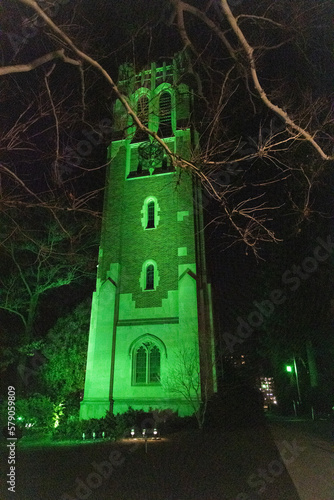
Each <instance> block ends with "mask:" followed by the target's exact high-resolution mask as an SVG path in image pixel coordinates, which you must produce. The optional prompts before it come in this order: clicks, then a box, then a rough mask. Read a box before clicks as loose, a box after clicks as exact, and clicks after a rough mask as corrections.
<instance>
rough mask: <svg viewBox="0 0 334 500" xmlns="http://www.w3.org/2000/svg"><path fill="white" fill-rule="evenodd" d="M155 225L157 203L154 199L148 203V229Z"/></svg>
mask: <svg viewBox="0 0 334 500" xmlns="http://www.w3.org/2000/svg"><path fill="white" fill-rule="evenodd" d="M154 227H155V203H154V201H153V200H152V201H149V202H148V204H147V225H146V229H152V228H154Z"/></svg>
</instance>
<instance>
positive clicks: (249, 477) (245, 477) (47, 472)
mask: <svg viewBox="0 0 334 500" xmlns="http://www.w3.org/2000/svg"><path fill="white" fill-rule="evenodd" d="M16 452H17V464H16V493H15V495H14V494H13V493H10V492H8V491H6V485H5V484H4V483H3V482H2V483H1V490H0V499H1V500H7V498H8V499H9V498H10V499H14V500H70V499H77V498H80V499H90V500H218V499H219V500H225V499H226V500H230V499H231V500H250V499H251V500H253V499H264V500H299V499H298V496H297V493H296V491H295V489H294V486H293V485H292V482H291V480H290V477H289V476H288V474H287V472H286V470H285V467H284V465H283V462H282V460H281V459H280V456H279V454H278V451H277V448H276V446H275V445H274V442H273V439H272V437H271V434H270V433H269V431H268V430H267V428H266V426H265V425H262V426H259V427H253V428H250V429H240V430H234V431H230V432H219V431H217V430H215V431H212V432H207V431H206V432H202V431H192V432H190V431H187V432H181V433H176V434H173V435H170V436H167V437H165V438H163V439H162V440H161V441H148V443H147V453H146V451H145V444H144V442H143V441H127V440H121V441H118V442H113V443H112V442H95V443H87V442H86V443H83V442H80V443H57V444H56V445H50V444H49V443H46V442H45V443H39V444H38V445H35V446H27V445H23V446H19V447H18V448H17V450H16ZM5 453H6V452H5ZM2 458H3V459H4V460H2V463H3V464H6V456H5V457H2ZM261 471H262V472H261ZM268 471H271V472H269V476H268ZM263 474H265V475H264V476H263Z"/></svg>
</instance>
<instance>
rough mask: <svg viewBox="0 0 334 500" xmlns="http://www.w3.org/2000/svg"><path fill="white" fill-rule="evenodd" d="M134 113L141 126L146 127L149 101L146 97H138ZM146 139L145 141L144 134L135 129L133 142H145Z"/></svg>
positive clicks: (145, 136)
mask: <svg viewBox="0 0 334 500" xmlns="http://www.w3.org/2000/svg"><path fill="white" fill-rule="evenodd" d="M136 112H137V116H138V118H139V120H140V121H141V122H142V124H143V125H145V126H146V127H148V117H149V101H148V97H147V95H142V96H140V97H139V99H138V101H137V106H136ZM146 139H147V135H146V132H144V131H143V130H141V129H139V128H137V130H136V133H135V136H134V142H139V141H145V140H146Z"/></svg>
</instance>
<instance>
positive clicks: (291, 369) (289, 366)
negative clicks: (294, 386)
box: [285, 365, 293, 373]
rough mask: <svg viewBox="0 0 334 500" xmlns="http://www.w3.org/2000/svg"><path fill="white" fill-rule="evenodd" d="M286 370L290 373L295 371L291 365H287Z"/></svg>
mask: <svg viewBox="0 0 334 500" xmlns="http://www.w3.org/2000/svg"><path fill="white" fill-rule="evenodd" d="M285 369H286V371H287V372H289V373H292V372H293V368H292V366H291V365H286V367H285Z"/></svg>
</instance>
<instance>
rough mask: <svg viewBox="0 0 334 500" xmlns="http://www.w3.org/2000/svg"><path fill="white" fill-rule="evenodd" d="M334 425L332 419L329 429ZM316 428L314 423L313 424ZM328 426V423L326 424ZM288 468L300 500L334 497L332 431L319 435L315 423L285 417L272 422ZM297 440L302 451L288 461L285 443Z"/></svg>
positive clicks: (325, 499) (273, 434)
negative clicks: (326, 437) (315, 430)
mask: <svg viewBox="0 0 334 500" xmlns="http://www.w3.org/2000/svg"><path fill="white" fill-rule="evenodd" d="M331 426H332V424H331V423H329V422H328V429H330V427H331ZM313 427H314V426H313ZM324 428H325V429H326V428H327V425H325V426H324ZM269 429H270V431H271V434H272V436H273V438H274V440H275V443H276V445H277V448H278V450H279V451H280V453H281V457H282V459H283V460H284V463H285V466H286V469H287V471H288V473H289V475H290V477H291V479H292V481H293V483H294V485H295V487H296V489H297V492H298V495H299V497H300V500H334V443H333V438H331V437H330V436H331V435H332V433H331V432H323V436H326V434H327V435H328V439H324V437H319V436H318V435H316V433H315V432H314V429H312V422H309V424H308V423H307V422H306V421H304V422H302V421H300V422H298V421H293V419H291V420H290V421H288V420H286V421H284V420H283V419H282V420H281V421H280V422H275V423H271V424H270V425H269ZM285 442H289V443H294V446H295V447H296V449H297V450H298V456H296V458H295V460H291V461H289V460H285V459H284V457H285V447H284V443H285Z"/></svg>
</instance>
